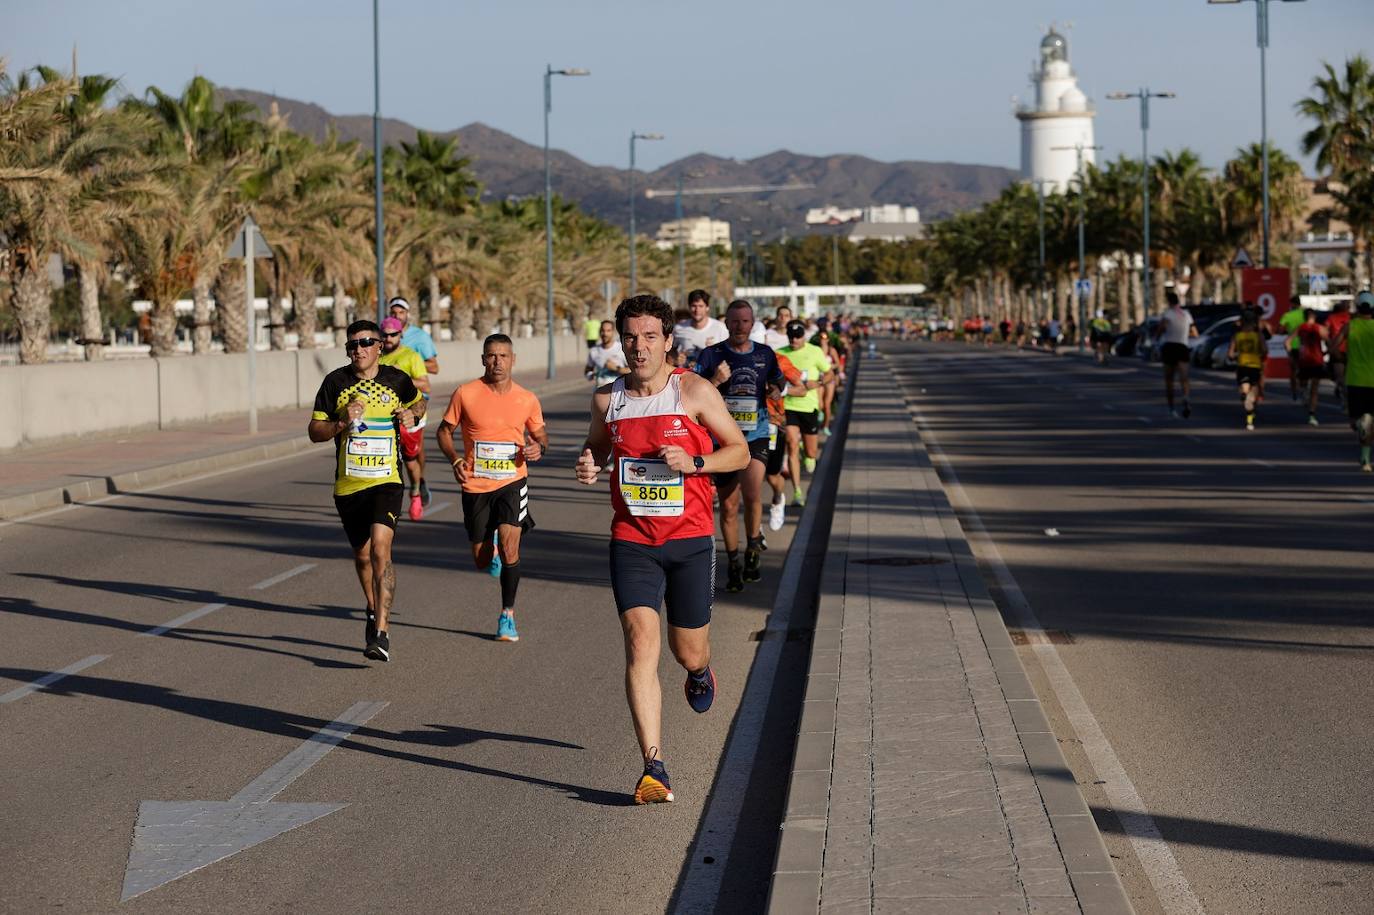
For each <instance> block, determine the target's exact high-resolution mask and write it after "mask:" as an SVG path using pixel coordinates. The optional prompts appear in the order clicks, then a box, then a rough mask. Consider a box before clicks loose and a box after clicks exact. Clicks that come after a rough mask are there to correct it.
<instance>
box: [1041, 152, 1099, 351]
mask: <svg viewBox="0 0 1374 915" xmlns="http://www.w3.org/2000/svg"><path fill="white" fill-rule="evenodd" d="M1101 148H1102V147H1101V146H1084V145H1083V143H1082V142H1081V141H1080V142H1078V143H1075V144H1074V145H1073V146H1051V147H1050V149H1052V150H1056V151H1057V150H1061V149H1072V150H1073V151H1074V152H1075V153H1077V155H1078V166H1077V168H1075V169H1074V173H1075V174H1076V175H1077V176H1078V285H1077V286H1076V287H1074V288H1075V290H1076V292H1077V294H1078V345H1079V347H1080V348H1081V347H1082V346H1083V332H1084V331H1085V330H1087V328H1088V304H1087V299H1088V294H1087V291H1086V290H1085V289H1084V288H1083V271H1084V269H1085V264H1084V261H1085V260H1086V258H1087V245H1086V244H1085V238H1084V235H1083V227H1084V225H1086V224H1087V221H1088V207H1087V197H1088V182H1087V177H1088V175H1087V172H1085V171H1083V150H1085V149H1101Z"/></svg>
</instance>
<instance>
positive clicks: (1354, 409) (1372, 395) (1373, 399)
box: [1345, 385, 1374, 422]
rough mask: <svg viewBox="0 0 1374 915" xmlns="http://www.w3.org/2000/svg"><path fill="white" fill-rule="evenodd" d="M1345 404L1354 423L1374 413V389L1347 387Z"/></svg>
mask: <svg viewBox="0 0 1374 915" xmlns="http://www.w3.org/2000/svg"><path fill="white" fill-rule="evenodd" d="M1345 403H1346V406H1347V408H1348V412H1349V413H1350V419H1351V421H1352V422H1353V421H1354V420H1357V419H1359V418H1360V417H1361V416H1364V415H1365V414H1366V413H1374V388H1365V387H1359V386H1358V385H1347V386H1346V389H1345Z"/></svg>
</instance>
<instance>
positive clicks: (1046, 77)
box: [1016, 28, 1096, 193]
mask: <svg viewBox="0 0 1374 915" xmlns="http://www.w3.org/2000/svg"><path fill="white" fill-rule="evenodd" d="M1030 78H1031V82H1032V83H1034V84H1035V103H1034V104H1027V105H1022V106H1021V107H1020V108H1018V109H1017V111H1016V119H1017V120H1018V121H1020V122H1021V177H1023V178H1025V179H1026V180H1028V181H1045V182H1049V183H1048V184H1046V185H1045V190H1046V192H1050V191H1059V192H1061V193H1062V192H1063V191H1065V190H1066V189H1067V188H1068V183H1069V179H1071V178H1072V177H1073V176H1074V173H1075V172H1076V171H1077V169H1078V154H1077V152H1076V151H1075V150H1074V148H1073V147H1075V146H1077V145H1078V144H1082V146H1083V161H1084V163H1085V164H1086V163H1088V162H1092V161H1094V159H1093V151H1092V146H1093V117H1094V115H1095V114H1096V112H1095V111H1094V110H1093V107H1092V104H1091V103H1090V102H1089V101H1088V97H1087V96H1086V95H1084V94H1083V90H1082V89H1079V88H1078V77H1076V76H1074V73H1073V69H1072V68H1071V67H1070V66H1069V43H1068V42H1067V41H1065V40H1064V36H1063V35H1060V34H1059V33H1058V32H1056V31H1055V30H1054V29H1053V28H1051V29H1050V30H1049V32H1048V33H1047V34H1046V35H1045V38H1044V40H1043V41H1041V42H1040V65H1039V67H1038V68H1037V69H1036V70H1035V71H1034V72H1032V73H1031V77H1030ZM1055 147H1067V148H1060V149H1056V148H1055Z"/></svg>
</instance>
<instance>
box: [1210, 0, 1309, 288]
mask: <svg viewBox="0 0 1374 915" xmlns="http://www.w3.org/2000/svg"><path fill="white" fill-rule="evenodd" d="M1207 2H1208V3H1209V4H1215V3H1239V2H1240V0H1207ZM1282 2H1284V3H1302V2H1303V0H1282ZM1269 3H1270V0H1255V44H1256V45H1258V46H1259V52H1260V157H1261V159H1262V160H1263V161H1262V162H1261V163H1260V181H1261V182H1262V183H1263V185H1264V187H1263V189H1262V191H1261V198H1262V199H1263V201H1264V218H1263V223H1264V225H1263V228H1262V232H1263V238H1264V252H1263V255H1262V256H1263V261H1264V266H1265V267H1268V266H1269V103H1268V98H1267V88H1266V78H1265V61H1264V51H1265V49H1266V48H1268V47H1269Z"/></svg>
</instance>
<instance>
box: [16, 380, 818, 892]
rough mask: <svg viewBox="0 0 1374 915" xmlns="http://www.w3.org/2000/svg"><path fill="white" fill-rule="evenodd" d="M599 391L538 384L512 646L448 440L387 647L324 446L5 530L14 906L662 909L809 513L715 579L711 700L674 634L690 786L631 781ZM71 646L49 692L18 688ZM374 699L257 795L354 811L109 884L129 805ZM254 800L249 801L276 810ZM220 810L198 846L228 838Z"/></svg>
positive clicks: (737, 878)
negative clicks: (368, 632)
mask: <svg viewBox="0 0 1374 915" xmlns="http://www.w3.org/2000/svg"><path fill="white" fill-rule="evenodd" d="M587 400H588V398H587V395H586V394H584V393H581V392H578V393H576V394H565V395H561V396H557V397H553V398H551V399H548V400H546V401H545V415H546V417H547V418H548V420H549V423H550V430H551V433H552V439H553V447H552V448H551V449H550V452H549V455H548V457H547V458H546V460H545V463H543V464H541V465H536V467H535V469H534V471H533V474H532V480H531V488H532V494H533V500H532V508H533V512H534V515H535V518H536V521H537V522H538V525H539V526H538V529H537V530H536V531H535V532H533V533H532V534H530V535H529V536H528V537H527V538H526V540H525V549H524V555H523V557H522V563H521V565H522V568H523V571H524V576H523V583H522V585H521V591H520V600H519V621H520V633H521V641H520V642H519V643H518V644H515V645H509V644H501V643H497V642H495V641H493V640H492V637H491V636H492V634H493V633H494V631H495V625H496V617H497V612H498V609H499V607H498V604H499V588H498V585H497V583H496V582H495V581H494V580H493V579H491V578H490V577H489V576H488V575H487V574H486V573H485V572H477V571H475V570H473V569H472V568H471V560H470V558H469V552H468V547H467V544H466V537H465V536H464V534H463V532H462V528H461V506H460V504H459V496H458V492H457V486H456V484H454V483H453V482H452V480H451V479H448V478H447V475H446V474H445V473H444V472H443V471H444V461H443V460H442V457H441V456H439V455H438V452H437V450H436V449H434V447H433V439H432V436H431V438H430V442H429V445H430V455H431V458H430V462H429V468H430V471H431V475H432V476H433V477H434V480H433V486H434V490H435V502H434V507H433V508H432V509H431V514H430V516H429V517H428V518H426V519H425V520H424V521H422V522H420V523H418V524H417V523H411V522H405V523H404V524H403V525H402V527H401V529H400V531H399V533H398V536H397V547H396V553H395V555H396V559H397V575H398V582H399V585H398V598H397V603H396V610H395V615H394V617H393V621H392V628H391V632H392V649H393V660H392V661H391V663H389V664H384V665H383V664H377V663H370V662H367V661H365V660H364V658H363V657H362V654H361V647H362V645H361V640H362V629H363V627H362V622H361V620H362V616H361V598H360V596H359V592H358V586H357V581H356V578H355V577H354V573H353V569H352V564H351V562H350V560H349V558H348V552H347V545H346V542H345V540H344V538H343V534H342V531H341V529H340V527H339V525H338V522H337V518H336V516H335V514H334V509H333V505H332V502H331V500H330V485H331V474H332V464H333V459H332V449H331V448H330V447H329V446H327V445H321V446H320V447H319V448H318V450H316V451H313V452H311V453H309V454H307V455H304V456H299V457H295V458H291V459H286V460H282V461H278V462H275V463H271V464H268V465H263V466H260V467H257V468H251V469H246V470H242V471H236V472H233V473H227V474H222V475H219V476H215V477H212V478H208V479H202V480H198V481H191V482H186V483H181V484H177V485H174V486H169V487H165V488H162V489H159V490H157V491H154V492H147V493H142V494H136V495H129V496H124V497H120V498H117V499H113V500H110V501H107V502H104V503H101V504H98V505H92V506H82V507H77V508H74V509H71V510H66V511H61V512H58V513H56V514H51V515H47V516H41V517H37V518H35V519H33V520H30V521H26V522H21V523H13V524H9V525H3V526H0V555H3V562H0V569H2V570H3V571H0V619H3V630H2V631H3V633H4V638H3V640H0V694H6V693H8V699H9V701H4V698H5V697H0V725H3V739H2V740H0V766H3V770H4V772H5V787H4V789H3V790H2V791H0V822H3V824H4V825H3V828H0V883H3V885H4V887H5V891H4V893H3V902H0V909H2V910H5V911H13V912H33V911H51V910H56V909H58V908H62V909H65V910H67V911H82V912H98V911H115V910H118V911H121V912H122V911H130V912H143V911H149V912H153V911H165V912H188V911H224V910H226V909H233V910H238V911H254V912H258V911H269V910H270V911H282V910H290V911H305V912H320V911H328V912H331V913H335V912H352V911H382V910H412V911H482V912H498V911H499V912H508V911H605V912H661V911H664V910H665V908H667V907H669V906H670V904H671V903H672V902H673V901H674V900H675V899H676V898H677V897H676V896H675V894H677V893H680V892H682V891H683V890H682V882H683V881H684V880H685V879H687V878H684V877H682V874H683V873H684V872H685V869H684V865H685V863H686V862H687V856H688V854H689V849H690V847H691V843H692V841H693V838H694V835H695V834H696V832H697V828H698V823H699V820H700V818H701V815H702V810H703V805H704V803H705V801H706V800H707V796H708V791H709V790H710V788H711V786H712V783H713V779H714V778H715V777H716V774H717V766H718V763H719V761H720V758H721V752H722V748H723V746H724V745H725V742H726V738H727V734H728V732H729V730H730V728H731V723H732V720H733V718H734V716H735V712H736V709H737V705H738V701H739V696H740V693H741V691H742V690H743V687H744V683H745V681H746V677H747V676H748V673H749V670H750V665H751V662H752V660H753V658H754V655H755V652H756V651H757V649H758V647H759V644H760V643H759V642H757V641H752V640H751V639H750V635H751V633H754V632H756V631H758V630H761V629H762V628H763V626H764V621H765V618H766V616H767V613H768V610H769V608H770V606H771V604H772V600H773V591H774V587H775V585H776V583H777V579H778V573H779V569H780V567H781V565H782V561H783V558H784V552H785V550H786V549H787V547H788V545H789V542H790V539H791V536H792V533H793V531H794V530H795V526H796V525H795V522H796V516H795V514H789V524H788V525H787V527H786V528H784V530H783V531H781V532H779V533H777V534H772V535H770V546H771V549H770V550H769V551H768V552H767V553H765V565H764V568H765V574H764V580H763V582H761V583H760V584H759V585H754V586H751V587H750V588H748V589H747V590H746V591H745V592H743V593H742V594H739V595H727V594H725V593H724V592H723V590H722V591H721V592H720V593H718V596H717V602H716V612H715V622H714V624H713V628H712V643H713V650H714V665H715V669H716V671H717V678H718V693H717V698H716V705H715V707H714V708H713V709H712V710H711V711H710V712H709V713H708V714H706V715H701V716H698V715H695V714H693V713H692V712H691V710H690V709H689V708H688V707H687V704H686V702H685V700H684V699H683V695H682V690H681V682H682V676H683V675H682V674H681V672H680V671H679V670H678V668H677V667H676V666H675V664H673V663H672V661H671V658H670V657H669V656H668V654H667V652H666V649H665V653H664V657H665V663H664V664H663V667H662V676H663V690H664V733H665V739H664V742H665V744H666V746H665V747H664V757H665V759H666V760H667V762H668V764H669V771H670V773H671V775H672V778H673V787H674V790H675V793H676V795H677V802H676V803H674V804H672V805H662V806H658V807H652V808H637V807H634V806H632V805H630V802H629V797H630V791H631V789H632V788H633V786H634V783H635V781H636V780H637V778H638V776H639V762H638V751H637V749H636V746H635V743H634V739H633V734H632V732H631V728H630V721H629V715H628V712H627V711H626V709H625V704H624V698H623V687H622V682H623V681H622V677H623V669H624V667H623V657H622V648H621V638H620V630H619V625H618V623H617V620H616V615H615V610H614V605H613V604H612V602H611V597H610V593H609V588H608V586H607V582H606V556H607V549H606V546H607V536H608V529H609V520H610V507H609V498H608V495H607V493H606V491H605V487H604V485H603V486H601V487H598V488H596V489H594V490H593V489H587V488H585V487H580V486H578V485H577V484H576V483H575V482H574V481H573V479H572V470H571V467H572V463H573V461H574V460H575V456H576V451H577V446H578V445H580V443H581V441H582V438H583V436H584V434H585V430H586V407H587ZM304 432H305V430H304V429H302V430H301V434H302V435H304ZM436 509H437V510H436ZM822 547H823V541H822ZM302 566H308V567H307V568H302ZM721 574H722V575H723V574H724V570H723V568H722V569H721ZM216 605H223V606H216ZM187 614H190V615H191V616H192V617H193V618H191V619H184V618H185V616H186V615H187ZM178 619H184V621H183V622H181V623H180V624H179V625H176V626H174V627H173V628H171V629H170V630H169V631H166V632H164V633H162V634H158V635H149V634H148V631H149V630H150V629H155V628H156V627H160V626H164V625H167V624H169V623H170V622H171V621H173V620H178ZM92 658H94V659H95V660H94V661H91V659H92ZM805 659H806V646H805V644H804V643H798V644H796V645H792V644H789V645H788V646H787V647H786V649H785V650H784V653H783V659H782V661H781V663H780V666H779V673H778V679H777V687H776V689H775V691H774V703H773V705H772V706H770V714H769V716H768V718H767V719H766V722H765V727H764V733H763V738H762V750H761V751H760V754H759V756H758V758H757V759H756V760H755V761H754V763H755V770H756V771H755V772H753V773H751V781H750V783H749V791H748V798H747V801H746V804H745V807H744V811H743V816H742V817H741V818H740V822H739V826H738V830H737V832H736V835H735V842H734V847H733V852H732V854H730V856H729V858H728V862H729V870H728V872H727V873H726V874H725V875H724V878H723V880H722V888H721V897H720V899H721V900H722V902H721V905H722V907H725V908H729V909H732V910H737V911H749V910H757V909H759V908H761V907H762V904H763V900H764V899H765V898H766V893H767V886H768V875H769V872H770V869H771V866H772V862H773V856H774V850H775V842H776V830H777V824H778V822H779V820H780V815H781V808H782V803H783V800H784V798H783V793H784V792H785V790H786V777H785V773H786V767H787V763H788V761H789V760H790V756H791V749H792V744H791V736H792V733H793V730H794V723H795V714H796V704H797V702H799V695H798V694H797V692H796V690H795V689H793V688H792V687H793V686H794V684H795V683H797V682H799V680H800V677H801V676H802V675H803V674H804V671H805ZM83 661H89V662H90V664H89V666H86V667H84V669H82V670H80V671H77V672H74V673H72V674H71V675H70V676H67V677H65V678H63V679H61V680H60V681H58V682H55V683H52V684H51V685H49V686H48V687H46V688H44V689H40V690H38V691H36V692H32V693H29V694H27V695H22V696H19V697H16V696H15V695H14V694H13V693H12V692H8V691H12V690H15V689H19V688H21V687H22V686H23V685H24V684H27V683H30V682H32V681H35V680H36V679H38V678H40V677H42V676H43V675H45V674H48V673H50V672H53V671H58V670H61V669H63V668H67V667H68V666H69V665H73V664H75V663H78V662H83ZM360 702H375V703H385V705H384V706H374V707H372V708H373V709H374V711H373V713H372V714H371V717H370V718H369V719H368V720H366V721H365V722H363V723H362V724H360V725H359V726H358V727H357V728H356V730H353V731H352V732H351V733H347V734H341V733H340V734H335V737H336V738H337V737H341V738H342V740H341V742H339V743H338V746H337V747H336V748H334V749H332V750H330V751H328V752H327V753H326V752H322V751H323V750H327V749H328V743H327V742H326V743H324V744H321V743H318V742H317V743H313V744H309V745H308V746H306V753H305V755H306V757H309V759H307V760H306V761H305V762H303V763H301V765H300V766H297V767H296V768H295V769H294V770H292V772H293V774H292V776H290V777H288V778H286V779H285V782H286V784H284V785H283V784H280V782H281V781H282V780H281V779H278V782H279V783H278V784H277V786H276V788H274V789H273V790H272V791H267V792H265V793H263V792H261V791H259V792H258V795H256V798H257V799H258V800H262V799H263V798H265V797H267V796H269V795H270V796H271V799H272V800H273V801H274V802H276V803H278V804H336V805H346V806H344V807H342V809H338V810H337V811H335V812H332V813H327V815H323V816H321V817H320V818H318V819H315V820H314V821H313V822H306V823H304V825H300V826H299V828H295V829H292V830H291V831H288V832H285V833H282V834H280V835H277V836H276V837H275V838H271V839H269V840H267V841H263V842H261V843H260V844H256V845H254V846H253V847H250V848H247V849H246V850H243V851H241V852H239V853H237V854H234V855H233V856H232V857H229V858H227V859H224V860H221V861H219V862H218V863H213V864H210V865H209V866H207V867H205V868H204V869H202V870H198V871H196V872H194V873H191V874H189V875H188V876H185V877H182V878H181V879H177V880H175V881H174V882H171V883H167V884H165V885H163V886H161V887H159V888H156V889H153V890H151V891H149V892H147V893H145V894H143V895H139V896H136V897H135V898H133V899H132V900H130V901H128V902H125V903H120V897H121V887H122V885H123V881H124V879H125V869H126V865H127V864H128V863H129V858H130V843H131V836H132V835H133V832H134V827H135V821H136V818H137V817H138V813H139V807H140V803H141V802H144V801H167V802H227V801H230V799H231V798H239V799H240V800H242V799H244V798H247V797H248V796H249V795H252V794H253V792H254V790H256V789H254V787H253V786H260V785H262V784H263V782H262V780H261V779H260V778H259V777H260V776H263V774H264V773H265V772H268V770H269V768H270V767H273V766H274V764H277V763H278V762H279V761H282V760H283V759H286V760H287V763H288V764H289V763H290V762H291V761H292V760H297V761H299V760H300V759H301V750H300V749H299V748H301V747H302V746H303V744H304V743H305V742H307V741H310V740H311V738H312V737H315V736H316V735H318V734H319V733H320V732H321V730H322V729H325V728H326V727H327V726H328V725H329V724H330V722H332V721H334V720H335V719H337V718H339V716H341V715H343V714H344V713H345V711H347V710H349V709H351V708H352V707H354V706H355V704H356V703H360ZM345 730H346V729H345ZM316 740H317V741H318V738H317V737H316ZM311 747H313V748H314V749H315V750H317V751H321V752H319V753H316V755H315V756H314V757H310V748H311ZM293 753H294V755H292V754H293ZM311 759H313V764H309V763H310V760H311ZM302 766H304V768H302ZM272 771H273V772H277V771H279V770H272ZM292 779H294V780H292ZM255 780H257V781H255ZM272 780H273V777H272V776H270V775H269V776H268V777H267V781H269V782H270V781H272ZM246 789H247V790H246ZM266 806H267V807H270V808H271V809H270V810H265V809H263V808H262V807H257V808H249V810H250V813H251V812H253V811H256V813H254V814H253V815H255V816H259V815H260V816H263V817H266V816H269V815H271V816H275V815H276V813H274V811H276V812H280V811H282V810H285V809H286V808H285V807H273V806H272V805H270V804H269V805H266ZM217 809H218V808H217ZM293 809H296V808H293ZM298 809H300V810H305V809H306V808H298ZM310 809H311V810H313V809H314V808H310ZM207 816H208V815H207ZM212 833H213V830H210V831H207V832H206V833H205V837H208V838H207V839H206V841H210V840H211V839H213V840H214V841H228V840H227V839H225V837H224V835H222V834H221V833H213V835H212ZM159 835H161V834H159ZM182 838H183V839H184V838H185V836H182ZM145 851H146V852H147V854H148V855H149V856H151V858H152V859H154V863H155V864H156V863H157V859H158V856H159V855H163V856H164V857H165V855H164V851H165V850H164V849H160V848H159V847H158V846H157V843H156V842H153V843H152V844H151V845H150V846H149V847H148V848H147V849H145ZM168 854H170V852H168ZM164 863H165V862H164Z"/></svg>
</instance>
